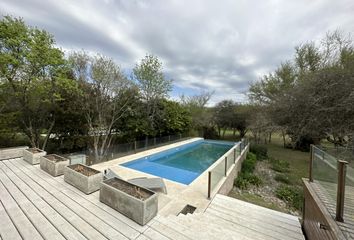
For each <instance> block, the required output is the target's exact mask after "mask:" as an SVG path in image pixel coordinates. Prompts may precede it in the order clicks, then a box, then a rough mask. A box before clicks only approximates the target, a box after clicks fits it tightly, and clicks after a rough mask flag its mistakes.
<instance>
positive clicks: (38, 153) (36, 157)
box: [23, 148, 47, 165]
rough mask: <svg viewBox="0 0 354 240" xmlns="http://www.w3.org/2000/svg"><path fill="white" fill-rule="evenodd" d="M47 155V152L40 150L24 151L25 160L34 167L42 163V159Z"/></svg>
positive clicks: (30, 149) (29, 149)
mask: <svg viewBox="0 0 354 240" xmlns="http://www.w3.org/2000/svg"><path fill="white" fill-rule="evenodd" d="M45 155H47V152H45V151H43V150H41V149H39V148H27V149H25V150H23V159H24V160H25V161H26V162H28V163H30V164H32V165H34V164H38V163H39V162H40V157H42V156H45Z"/></svg>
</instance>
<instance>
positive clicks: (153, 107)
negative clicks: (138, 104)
mask: <svg viewBox="0 0 354 240" xmlns="http://www.w3.org/2000/svg"><path fill="white" fill-rule="evenodd" d="M133 80H134V81H135V82H136V84H137V87H138V89H139V92H140V96H141V99H142V101H143V102H144V103H145V104H146V111H145V114H146V119H148V122H149V132H148V135H153V136H155V135H156V124H155V118H156V112H157V108H158V102H159V101H160V100H161V99H164V98H166V97H167V96H168V92H169V91H171V89H172V81H171V80H169V79H166V77H165V76H164V74H163V72H162V63H161V62H160V61H159V59H158V58H157V57H156V56H153V55H146V56H145V58H143V59H142V60H141V61H140V63H138V64H136V66H135V68H134V69H133Z"/></svg>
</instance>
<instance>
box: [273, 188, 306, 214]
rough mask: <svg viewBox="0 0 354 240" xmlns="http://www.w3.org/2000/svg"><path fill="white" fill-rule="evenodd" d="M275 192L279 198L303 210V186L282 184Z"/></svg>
mask: <svg viewBox="0 0 354 240" xmlns="http://www.w3.org/2000/svg"><path fill="white" fill-rule="evenodd" d="M275 194H276V196H277V197H278V198H280V199H282V200H284V201H286V202H287V203H288V204H289V205H290V206H291V207H293V208H295V209H297V210H301V208H302V202H303V192H302V190H301V188H299V187H296V186H289V185H280V186H279V187H278V188H277V189H276V190H275Z"/></svg>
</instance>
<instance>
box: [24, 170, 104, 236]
mask: <svg viewBox="0 0 354 240" xmlns="http://www.w3.org/2000/svg"><path fill="white" fill-rule="evenodd" d="M18 174H22V175H21V178H22V179H23V180H24V181H25V182H26V183H27V185H28V186H29V187H31V188H32V187H33V186H37V187H38V186H40V185H39V183H38V182H36V181H34V180H33V179H32V178H30V177H29V176H28V175H25V174H24V173H23V172H22V173H20V172H19V173H18ZM32 189H33V188H32ZM46 190H49V189H45V188H43V187H41V191H38V192H37V193H38V195H39V196H40V197H41V198H42V199H43V200H44V201H45V202H46V203H47V204H49V205H50V206H51V207H52V208H53V209H55V211H56V212H58V213H59V214H60V215H61V216H62V217H63V218H65V219H66V220H67V221H68V222H70V224H71V225H72V226H73V227H74V228H76V229H77V230H78V231H79V232H80V233H81V234H82V235H84V236H85V237H87V238H88V239H107V238H106V237H104V236H103V234H101V233H100V232H99V231H97V230H96V229H95V228H93V227H92V226H91V225H90V224H88V223H87V222H86V221H85V220H84V219H82V218H81V216H79V215H78V214H77V213H76V212H75V211H72V210H71V209H69V208H67V207H66V206H65V205H64V204H63V203H61V202H60V201H59V200H58V199H56V198H55V197H54V196H53V195H51V194H49V193H48V192H46ZM43 193H45V194H43Z"/></svg>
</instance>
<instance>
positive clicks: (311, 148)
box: [309, 144, 314, 182]
mask: <svg viewBox="0 0 354 240" xmlns="http://www.w3.org/2000/svg"><path fill="white" fill-rule="evenodd" d="M313 148H314V146H313V145H312V144H311V145H310V169H309V180H310V182H313V153H314V149H313Z"/></svg>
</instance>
